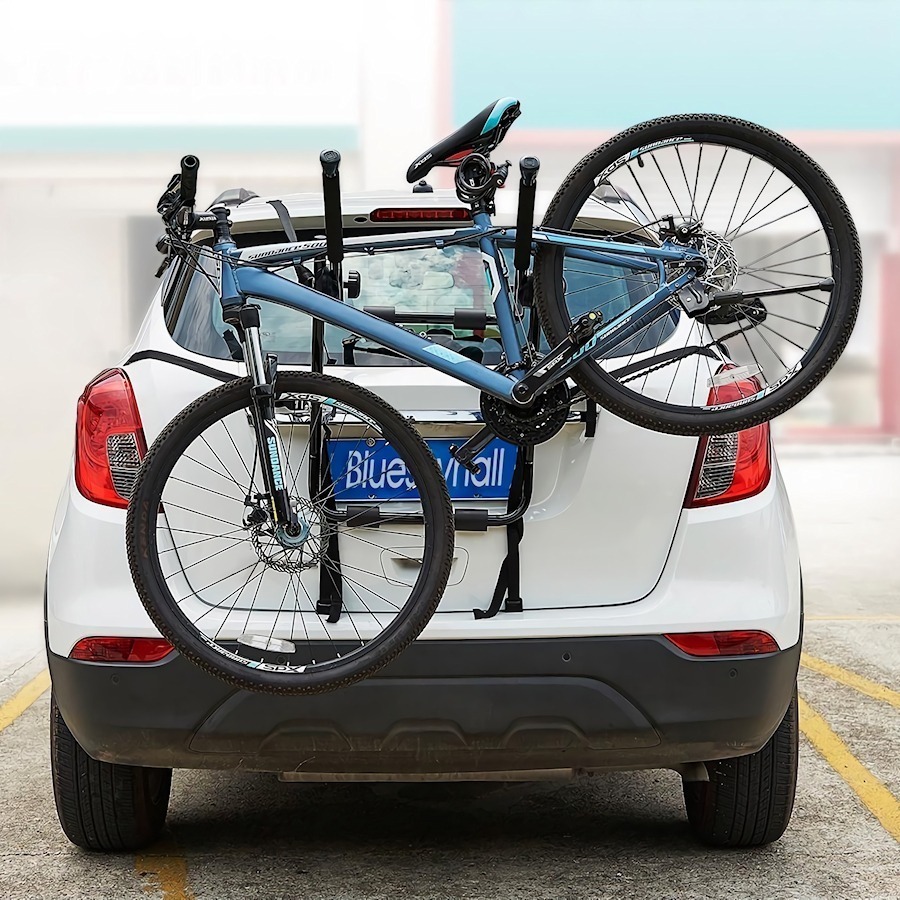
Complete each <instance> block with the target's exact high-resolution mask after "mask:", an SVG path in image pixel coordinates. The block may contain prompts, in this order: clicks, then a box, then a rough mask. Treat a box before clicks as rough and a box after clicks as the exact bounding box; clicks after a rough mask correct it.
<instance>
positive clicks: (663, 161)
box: [127, 99, 861, 693]
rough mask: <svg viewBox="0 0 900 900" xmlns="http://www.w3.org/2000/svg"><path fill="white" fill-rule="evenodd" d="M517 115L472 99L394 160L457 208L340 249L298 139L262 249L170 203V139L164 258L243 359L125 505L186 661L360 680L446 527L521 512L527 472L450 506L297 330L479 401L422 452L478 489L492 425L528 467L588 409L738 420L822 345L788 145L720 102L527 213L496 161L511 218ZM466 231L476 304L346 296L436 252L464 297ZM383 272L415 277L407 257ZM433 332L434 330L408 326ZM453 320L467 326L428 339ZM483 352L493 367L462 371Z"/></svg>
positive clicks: (410, 614)
mask: <svg viewBox="0 0 900 900" xmlns="http://www.w3.org/2000/svg"><path fill="white" fill-rule="evenodd" d="M518 115H519V103H518V102H517V101H515V100H513V99H504V100H499V101H497V102H496V103H492V104H491V105H490V106H488V107H486V108H485V109H484V110H483V111H482V112H481V113H479V115H477V116H476V117H475V118H474V119H472V120H471V121H470V122H468V123H467V124H466V125H464V126H463V127H462V128H460V129H459V130H458V131H457V132H455V133H454V134H452V135H450V136H449V137H447V138H446V139H445V140H443V141H441V142H440V143H438V144H436V145H435V146H434V147H432V148H430V149H429V150H428V151H427V152H425V153H423V154H422V155H421V156H420V157H419V158H418V159H416V161H415V162H414V163H413V164H412V165H411V166H410V168H409V171H408V173H407V178H408V180H409V181H410V182H415V181H418V180H419V179H422V178H424V177H425V176H426V175H427V174H428V172H429V171H430V170H431V169H432V168H433V167H434V166H452V167H454V168H455V182H456V192H457V195H458V197H459V199H460V201H461V203H462V204H464V205H463V206H462V207H460V209H459V210H458V211H457V212H458V213H459V219H460V227H458V228H455V229H448V230H440V231H430V232H425V233H423V232H416V233H409V234H401V235H397V234H392V235H385V234H381V235H379V234H377V233H374V232H373V233H371V234H364V235H363V236H353V237H347V238H346V239H345V238H344V235H343V233H342V227H341V221H342V220H341V201H340V175H339V163H340V156H339V154H338V153H336V152H335V151H325V152H323V153H322V155H321V164H322V175H323V189H324V205H325V218H324V224H325V237H324V239H313V240H297V239H296V234H295V233H294V227H293V224H292V222H291V221H290V218H289V217H288V216H286V215H285V216H284V217H283V218H282V224H283V226H284V229H285V232H286V242H283V243H281V244H275V245H271V244H269V245H265V246H259V245H249V246H248V245H246V244H245V243H241V240H240V238H241V236H240V235H233V234H232V228H231V222H230V219H229V208H228V207H227V206H226V205H218V206H213V207H212V208H211V209H209V210H208V211H197V210H195V208H194V207H195V189H196V180H197V170H198V165H199V163H198V160H197V159H196V157H192V156H186V157H184V159H183V160H182V163H181V172H180V174H178V175H176V176H174V177H173V179H172V181H171V182H170V184H169V186H168V188H167V190H166V192H165V193H164V194H163V196H162V198H161V199H160V204H159V212H160V213H161V215H162V218H163V221H164V223H165V227H166V248H167V251H168V254H169V258H170V259H171V260H172V261H174V263H175V264H176V265H179V266H187V267H190V268H193V269H196V270H197V271H198V272H200V273H202V274H203V277H205V278H207V279H209V281H210V284H211V285H212V287H213V288H214V289H215V291H216V293H217V295H218V297H219V299H220V301H221V310H222V319H223V321H224V323H226V324H227V326H228V328H229V329H230V332H231V340H232V345H233V347H234V349H235V354H234V358H238V359H242V360H243V362H244V363H245V365H246V372H247V375H246V377H243V378H238V379H235V380H232V381H230V382H228V383H226V384H223V385H222V386H221V387H219V388H216V389H215V390H213V391H211V392H209V393H208V394H206V395H204V396H202V397H200V398H199V399H198V400H197V401H196V402H194V403H192V404H191V405H190V406H189V407H187V408H186V409H185V410H183V411H182V412H181V413H180V414H179V415H178V416H177V417H176V418H175V419H174V420H173V421H172V422H171V423H170V424H169V425H168V426H167V427H166V428H164V429H163V431H162V432H161V433H160V434H159V436H158V437H157V438H156V440H155V441H154V443H153V445H152V446H151V448H150V450H149V451H148V453H147V454H146V457H145V458H144V460H143V463H142V465H141V469H140V472H139V475H138V477H137V480H136V482H135V485H134V489H133V494H132V498H131V502H130V505H129V509H128V517H127V545H128V554H129V561H130V565H131V569H132V573H133V576H134V581H135V585H136V587H137V591H138V593H139V595H140V597H141V600H142V602H143V603H144V605H145V607H146V609H147V611H148V613H149V615H150V616H151V618H152V620H153V622H154V623H155V624H156V625H157V627H158V628H159V630H160V631H161V633H162V634H163V635H164V636H165V637H166V638H168V639H169V640H170V641H171V642H172V643H173V644H174V645H175V647H176V648H177V649H178V650H179V651H180V652H181V653H183V654H184V655H185V656H186V657H188V658H189V659H191V660H193V661H194V662H196V663H197V664H198V665H200V666H202V667H203V668H205V669H206V670H208V671H210V672H212V673H214V674H216V675H218V676H219V677H221V678H224V679H226V680H228V681H230V682H232V683H233V684H235V685H239V686H241V687H245V688H250V689H253V690H262V691H269V692H275V693H315V692H320V691H325V690H330V689H333V688H336V687H339V686H342V685H347V684H351V683H353V682H355V681H357V680H359V679H361V678H364V677H366V676H368V675H370V674H372V673H373V672H375V671H377V670H378V669H379V668H380V667H381V666H383V665H385V664H386V663H387V662H388V661H390V660H391V659H393V658H394V657H395V656H396V655H397V654H398V653H400V652H401V651H402V650H403V648H404V647H406V646H407V645H408V644H409V643H410V642H411V641H413V640H414V639H415V638H416V637H417V636H418V635H419V634H420V632H421V631H422V629H423V628H424V627H425V625H426V623H427V622H428V620H429V619H430V618H431V616H432V614H433V613H434V612H435V609H436V608H437V606H438V603H439V601H440V599H441V595H442V593H443V591H444V589H445V587H446V585H447V581H448V575H449V572H450V569H451V563H452V560H453V550H454V527H455V526H456V527H466V528H486V527H491V526H493V525H508V524H509V523H510V522H512V521H515V520H516V518H521V516H522V515H523V514H524V512H525V510H526V509H527V505H528V496H527V493H528V492H527V490H524V491H521V490H520V491H519V494H520V497H519V500H520V502H519V503H518V504H517V505H516V504H514V503H513V502H512V498H511V496H510V494H509V490H508V489H507V493H506V494H505V495H500V496H494V495H492V494H491V493H490V491H489V490H487V489H484V490H482V491H481V493H478V492H475V493H473V494H472V500H471V502H470V505H469V507H468V508H466V509H459V508H458V509H456V511H454V508H453V506H452V504H451V500H450V496H449V494H448V491H447V486H446V483H445V474H446V473H447V472H448V471H449V469H448V468H447V467H446V465H445V467H444V469H443V471H442V469H441V468H440V467H439V466H438V465H437V464H436V462H435V458H434V455H433V454H432V452H431V450H430V449H429V446H428V445H427V444H426V442H425V441H424V440H423V439H422V437H421V436H420V434H419V432H418V431H417V430H416V427H415V422H412V421H410V419H409V418H408V417H407V416H404V415H401V414H400V413H399V412H397V411H396V410H395V409H393V408H392V407H391V406H389V405H388V404H387V403H386V402H385V401H384V400H383V399H382V398H380V397H378V396H376V395H375V394H373V393H371V392H370V391H367V390H365V389H363V388H361V387H359V386H357V385H355V384H352V383H350V382H348V381H345V380H340V379H337V378H334V377H331V376H330V375H325V374H323V373H322V370H323V367H324V365H325V363H326V359H325V356H324V344H323V340H322V334H323V328H324V325H323V323H330V325H332V326H336V327H337V328H339V329H343V330H344V333H346V334H347V338H346V339H345V341H344V345H345V348H346V347H348V346H349V347H350V349H351V352H352V348H353V347H354V346H356V344H357V343H358V342H360V341H364V342H366V344H367V346H369V347H371V348H373V349H374V350H376V351H377V352H379V353H382V354H386V355H388V356H395V357H398V358H399V357H403V358H405V359H408V360H413V361H415V362H416V363H419V364H421V365H424V366H427V367H429V368H431V369H435V370H438V371H440V372H442V373H445V374H446V375H449V376H451V377H452V378H455V379H458V380H459V381H461V382H465V383H466V384H468V385H471V386H473V387H475V388H477V389H478V391H480V396H481V404H480V411H479V412H478V414H477V415H475V416H473V417H472V421H473V422H474V423H475V424H474V425H473V426H472V427H471V428H470V429H469V431H470V432H472V433H470V434H467V435H465V437H467V438H468V439H467V440H463V441H460V443H459V446H454V447H452V449H451V451H450V453H451V457H450V462H449V465H450V466H457V467H459V469H458V471H463V472H464V473H466V475H465V477H466V478H467V479H468V480H469V481H470V482H471V483H472V484H476V485H477V484H485V485H487V483H488V478H487V475H486V473H485V472H484V471H483V468H484V466H485V465H486V463H485V462H484V460H485V459H486V457H485V456H484V455H483V454H484V451H485V449H486V448H488V447H489V446H490V445H491V442H493V441H495V440H496V439H497V438H500V439H502V441H503V442H505V443H504V444H503V446H504V447H505V448H507V449H508V451H509V455H508V456H505V457H503V458H504V459H506V460H507V461H513V460H515V464H516V465H519V464H520V463H521V462H522V460H529V461H530V459H531V456H530V454H531V451H532V448H533V447H534V445H536V444H538V443H541V442H543V441H547V440H550V439H551V438H553V437H554V436H555V435H556V434H557V433H558V432H559V431H560V430H561V429H562V428H563V427H564V426H565V425H566V423H568V422H572V421H575V420H577V419H579V418H580V420H582V421H584V420H586V419H589V418H590V415H589V412H590V410H591V409H594V408H595V407H593V404H594V403H597V404H599V405H600V406H602V407H604V408H605V409H607V410H609V411H610V412H612V413H614V414H616V415H618V416H620V417H622V418H624V419H626V420H628V421H630V422H632V423H636V424H638V425H641V426H644V427H647V428H652V429H657V430H660V431H666V432H671V433H675V434H684V435H701V434H718V433H728V432H734V431H737V430H739V429H742V428H747V427H750V426H753V425H756V424H759V423H762V422H765V421H767V420H768V419H770V418H772V417H773V416H776V415H778V414H779V413H782V412H784V411H785V410H787V409H789V408H790V407H791V406H793V405H794V404H795V403H797V402H798V401H799V400H800V399H802V398H803V397H804V396H806V395H807V394H808V393H809V392H810V391H811V390H812V389H813V388H814V387H815V386H816V385H817V384H818V383H819V382H820V381H821V380H822V378H823V377H824V376H825V374H826V373H827V372H828V371H829V369H830V368H831V367H832V366H833V365H834V363H835V361H836V360H837V358H838V356H839V355H840V353H841V352H842V350H843V349H844V347H845V345H846V343H847V340H848V338H849V336H850V332H851V330H852V328H853V325H854V321H855V319H856V315H857V310H858V306H859V299H860V290H861V262H860V249H859V241H858V238H857V234H856V231H855V228H854V225H853V222H852V220H851V217H850V215H849V212H848V210H847V207H846V205H845V203H844V201H843V200H842V198H841V196H840V195H839V193H838V191H837V190H836V189H835V187H834V185H833V184H832V183H831V181H830V180H829V178H828V176H827V175H826V174H825V173H824V172H823V171H822V170H821V169H820V168H819V167H818V166H817V165H816V164H815V163H814V162H813V161H812V160H811V159H809V157H807V156H806V155H805V154H804V153H803V152H801V151H800V150H799V149H798V148H796V147H795V146H793V145H792V144H791V143H789V142H788V141H786V140H785V139H784V138H782V137H780V136H778V135H776V134H774V133H772V132H770V131H767V130H765V129H764V128H761V127H759V126H757V125H754V124H751V123H749V122H744V121H740V120H738V119H733V118H727V117H724V116H711V115H684V116H670V117H667V118H661V119H656V120H654V121H650V122H646V123H644V124H641V125H637V126H635V127H633V128H631V129H629V130H627V131H625V132H623V133H622V134H619V135H618V136H617V137H615V138H613V139H612V140H610V141H608V142H607V143H606V144H604V145H603V146H601V147H599V148H598V149H597V150H594V151H593V152H592V153H589V154H588V155H587V156H586V157H585V158H584V159H582V160H581V162H579V163H578V165H577V166H575V168H574V169H573V170H572V172H571V173H570V174H569V176H568V177H567V178H566V179H565V181H564V182H563V184H562V186H561V187H560V188H559V190H558V191H557V193H556V195H555V196H554V198H553V200H552V202H551V203H550V205H549V208H548V209H547V212H546V215H545V216H544V220H543V223H542V224H541V226H540V227H537V228H533V227H532V223H533V217H534V203H535V188H536V179H537V174H538V169H539V163H538V160H536V159H535V158H533V157H525V158H523V159H522V160H521V161H520V163H519V171H520V177H519V209H518V217H517V226H516V228H514V229H513V228H506V227H498V226H496V225H494V224H493V222H492V219H491V216H492V213H494V212H495V208H494V203H495V194H496V191H497V190H498V188H500V187H502V186H503V185H504V183H505V182H506V180H507V178H508V175H509V169H510V163H509V162H505V163H502V164H499V165H498V164H496V163H495V162H493V161H492V160H491V158H490V154H491V152H492V151H494V150H495V149H496V148H497V146H498V145H499V144H500V142H501V140H502V139H503V137H504V136H505V134H506V132H507V130H508V129H509V127H510V126H511V125H512V123H513V121H514V120H515V119H516V118H517V116H518ZM473 248H475V249H474V252H475V253H480V262H481V265H480V266H479V271H478V272H477V273H476V274H477V278H478V279H483V281H482V283H481V285H480V289H481V290H482V291H483V292H486V295H487V296H488V297H489V298H490V302H489V303H485V304H483V305H482V306H481V308H477V307H476V306H474V305H473V304H471V303H470V304H469V305H466V304H463V305H462V306H460V307H459V308H455V309H453V310H452V311H449V312H445V313H442V314H434V313H433V311H432V312H429V311H427V310H425V311H423V310H421V309H414V310H411V311H410V310H404V309H401V308H398V307H397V306H378V305H374V304H370V305H366V304H365V303H364V302H360V297H361V296H367V295H369V294H370V293H371V294H372V295H377V291H376V290H375V288H376V287H377V279H378V278H381V277H385V276H383V274H380V273H383V272H384V270H385V266H387V265H388V264H389V263H390V262H391V260H392V259H397V258H398V257H392V254H401V253H403V254H407V255H408V254H409V253H410V251H422V252H423V253H424V252H427V253H430V254H432V255H433V256H436V258H437V263H438V264H439V266H440V267H442V268H441V271H442V273H443V275H444V276H445V278H446V280H447V283H448V284H452V285H454V286H456V287H459V290H457V295H458V296H467V295H466V292H465V286H466V284H469V285H471V283H472V282H471V271H470V272H469V276H468V277H469V281H468V282H465V280H464V279H463V280H460V274H459V273H460V268H459V258H460V254H461V253H462V251H463V250H465V251H466V253H467V254H468V257H469V258H471V254H472V252H473ZM373 259H374V260H375V262H377V266H376V265H374V264H373V262H372V261H373ZM354 260H358V261H359V263H358V264H357V269H359V270H360V271H355V270H353V271H351V266H353V265H354ZM510 269H512V270H513V271H514V276H513V277H512V278H510V274H509V273H510ZM360 272H362V273H363V274H360ZM392 277H393V276H392ZM403 277H405V278H408V279H409V283H410V285H411V291H412V293H413V295H415V291H416V287H415V285H416V282H415V266H414V265H413V264H410V265H409V266H407V268H406V269H404V270H403ZM367 280H368V282H369V283H367ZM511 282H512V283H511ZM423 290H424V288H423ZM470 293H471V291H470ZM254 301H256V302H254ZM273 305H277V306H280V307H287V308H290V309H292V310H296V311H297V312H298V313H305V314H307V315H308V316H310V317H312V319H313V323H312V353H311V360H310V365H309V366H308V369H307V368H304V369H303V370H299V369H297V368H290V369H289V368H286V367H285V365H284V364H283V363H282V364H281V365H279V361H278V359H277V358H276V356H275V355H273V354H268V353H267V352H266V348H265V346H264V344H263V338H262V337H261V319H262V320H263V321H262V324H263V325H264V324H265V321H264V320H265V317H266V316H267V315H271V313H270V312H269V311H270V310H272V309H274V308H275V307H274V306H273ZM535 313H536V315H535ZM435 322H438V323H441V324H443V325H444V326H446V328H444V329H442V331H443V334H438V333H437V331H436V330H434V329H431V330H429V329H423V326H422V323H430V324H431V325H433V324H434V323H435ZM461 330H467V331H468V332H469V333H470V339H469V340H467V341H466V342H463V341H459V340H456V339H455V335H456V334H457V331H461ZM448 332H449V333H448ZM491 335H493V337H490V336H491ZM489 342H493V343H494V344H498V345H499V347H500V348H501V350H502V352H501V354H500V356H499V360H500V362H499V364H497V363H496V361H495V362H493V363H492V364H491V365H486V364H485V360H486V358H487V357H486V351H485V346H486V345H487V344H488V343H489ZM589 426H590V423H589V422H586V425H585V427H586V428H588V427H589ZM491 459H494V457H491ZM499 460H500V457H499V456H496V461H499ZM491 464H492V465H493V463H491ZM496 464H497V465H500V463H499V462H497V463H496ZM479 478H480V479H481V480H480V481H479ZM373 485H377V486H378V490H377V491H376V490H374V489H373ZM601 499H602V498H598V502H599V501H601ZM601 575H602V573H598V577H599V576H601Z"/></svg>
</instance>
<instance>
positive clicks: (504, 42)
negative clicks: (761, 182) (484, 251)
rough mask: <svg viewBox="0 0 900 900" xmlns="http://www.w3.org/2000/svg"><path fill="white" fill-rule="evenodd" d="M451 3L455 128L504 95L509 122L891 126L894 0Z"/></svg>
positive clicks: (896, 60)
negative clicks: (657, 120) (668, 117)
mask: <svg viewBox="0 0 900 900" xmlns="http://www.w3.org/2000/svg"><path fill="white" fill-rule="evenodd" d="M451 2H452V5H453V12H452V28H453V36H452V55H451V59H452V65H453V77H452V85H453V114H454V121H455V123H456V124H460V123H462V122H463V121H465V120H466V119H468V118H470V117H471V116H473V115H474V114H475V113H476V112H477V111H478V110H480V109H482V108H483V107H484V106H485V105H487V103H489V102H490V101H491V100H494V99H496V98H497V97H502V96H506V95H509V96H514V97H518V98H519V99H520V100H521V101H522V112H523V115H522V118H521V119H520V120H519V126H520V127H521V128H559V129H566V128H618V127H623V126H626V125H631V124H633V123H635V122H638V121H640V120H642V119H646V118H649V117H651V116H657V115H663V114H666V113H672V112H727V113H730V114H732V115H738V116H743V117H745V118H749V119H752V120H754V121H757V122H760V123H762V124H765V125H768V126H770V127H773V128H781V129H819V130H829V131H831V130H887V129H900V0H680V2H678V0H451Z"/></svg>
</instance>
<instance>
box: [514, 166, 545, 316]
mask: <svg viewBox="0 0 900 900" xmlns="http://www.w3.org/2000/svg"><path fill="white" fill-rule="evenodd" d="M540 168H541V163H540V160H539V159H538V158H537V157H536V156H523V157H522V158H521V159H520V160H519V176H520V177H519V211H518V213H517V215H516V249H515V258H514V265H515V269H516V299H517V300H518V301H519V303H520V304H522V305H523V306H524V305H526V304H525V303H524V302H523V301H525V300H526V297H525V282H526V280H527V276H528V270H529V269H530V268H531V231H532V226H533V223H534V197H535V194H536V192H537V175H538V170H539V169H540Z"/></svg>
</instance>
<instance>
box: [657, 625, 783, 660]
mask: <svg viewBox="0 0 900 900" xmlns="http://www.w3.org/2000/svg"><path fill="white" fill-rule="evenodd" d="M665 637H666V639H667V640H669V641H671V642H672V643H673V644H674V645H675V646H676V647H677V648H678V649H679V650H681V651H682V652H684V653H687V654H688V656H753V655H754V654H757V653H775V652H776V651H777V650H778V649H779V647H778V644H777V643H776V642H775V638H773V637H772V635H771V634H767V633H766V632H765V631H695V632H691V633H688V634H667V635H665Z"/></svg>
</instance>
